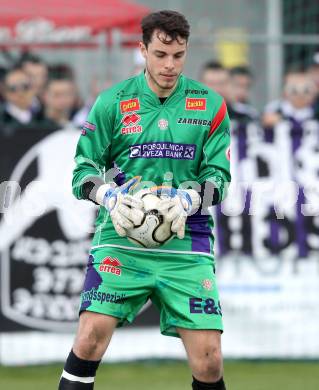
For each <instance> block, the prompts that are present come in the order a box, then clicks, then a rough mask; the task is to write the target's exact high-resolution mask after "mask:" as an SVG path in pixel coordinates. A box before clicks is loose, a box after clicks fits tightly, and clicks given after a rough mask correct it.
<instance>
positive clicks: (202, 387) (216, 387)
mask: <svg viewBox="0 0 319 390" xmlns="http://www.w3.org/2000/svg"><path fill="white" fill-rule="evenodd" d="M192 385H193V390H226V387H225V383H224V379H223V378H220V379H219V381H218V382H214V383H206V382H200V381H199V380H197V379H196V378H194V377H193V383H192Z"/></svg>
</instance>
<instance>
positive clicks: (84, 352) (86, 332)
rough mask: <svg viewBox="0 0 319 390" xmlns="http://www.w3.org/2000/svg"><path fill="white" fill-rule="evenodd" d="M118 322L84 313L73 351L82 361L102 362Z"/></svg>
mask: <svg viewBox="0 0 319 390" xmlns="http://www.w3.org/2000/svg"><path fill="white" fill-rule="evenodd" d="M116 323H117V320H116V319H114V318H111V317H108V316H101V315H99V314H96V313H83V314H82V315H81V317H80V323H79V329H78V332H77V335H76V337H75V341H74V345H73V351H74V353H75V354H76V355H77V356H78V357H79V358H81V359H85V360H100V359H101V358H102V356H103V354H104V352H105V350H106V348H107V346H108V344H109V342H110V340H111V337H112V333H113V330H114V327H115V326H116Z"/></svg>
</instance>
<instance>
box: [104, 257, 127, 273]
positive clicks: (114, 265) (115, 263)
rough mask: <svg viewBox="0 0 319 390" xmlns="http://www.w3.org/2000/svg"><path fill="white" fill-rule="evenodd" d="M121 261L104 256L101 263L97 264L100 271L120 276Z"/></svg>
mask: <svg viewBox="0 0 319 390" xmlns="http://www.w3.org/2000/svg"><path fill="white" fill-rule="evenodd" d="M121 266H122V263H121V262H120V261H119V259H117V258H116V257H115V258H112V257H110V256H108V257H106V258H105V259H104V260H103V261H102V263H101V264H100V266H99V271H100V272H108V273H111V274H113V275H116V276H121V273H122V270H121V268H118V267H121Z"/></svg>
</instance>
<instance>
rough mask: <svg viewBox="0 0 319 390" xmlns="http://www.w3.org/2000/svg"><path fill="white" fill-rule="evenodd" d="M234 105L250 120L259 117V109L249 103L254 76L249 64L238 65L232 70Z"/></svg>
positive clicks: (234, 107)
mask: <svg viewBox="0 0 319 390" xmlns="http://www.w3.org/2000/svg"><path fill="white" fill-rule="evenodd" d="M230 80H231V100H232V107H233V109H234V111H235V112H237V113H238V115H240V114H242V116H243V117H247V119H248V120H255V119H257V117H258V113H257V110H256V109H255V108H254V107H253V106H252V105H250V104H249V100H250V90H251V87H252V84H253V76H252V73H251V71H250V69H249V68H248V67H247V66H236V67H234V68H232V69H231V70H230Z"/></svg>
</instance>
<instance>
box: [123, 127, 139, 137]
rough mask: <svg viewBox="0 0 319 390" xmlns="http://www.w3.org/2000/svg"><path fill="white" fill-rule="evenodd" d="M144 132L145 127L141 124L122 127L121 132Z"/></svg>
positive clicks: (125, 133) (124, 133)
mask: <svg viewBox="0 0 319 390" xmlns="http://www.w3.org/2000/svg"><path fill="white" fill-rule="evenodd" d="M142 132H143V127H142V126H140V125H137V126H129V127H122V129H121V134H123V135H127V134H136V133H142Z"/></svg>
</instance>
